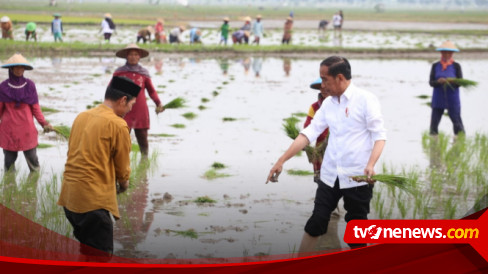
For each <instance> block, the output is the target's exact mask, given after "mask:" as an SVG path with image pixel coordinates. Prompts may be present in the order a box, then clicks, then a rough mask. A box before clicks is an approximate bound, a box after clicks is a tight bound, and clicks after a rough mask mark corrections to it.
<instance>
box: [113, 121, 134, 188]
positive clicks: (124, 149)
mask: <svg viewBox="0 0 488 274" xmlns="http://www.w3.org/2000/svg"><path fill="white" fill-rule="evenodd" d="M116 130H117V134H116V140H115V149H114V158H113V159H114V166H115V178H116V179H117V180H118V181H126V180H129V176H130V172H131V170H130V150H131V141H130V135H129V128H128V127H125V128H124V127H119V128H117V129H116Z"/></svg>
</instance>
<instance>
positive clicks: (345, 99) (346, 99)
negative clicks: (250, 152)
mask: <svg viewBox="0 0 488 274" xmlns="http://www.w3.org/2000/svg"><path fill="white" fill-rule="evenodd" d="M320 78H321V79H322V84H321V89H323V90H324V91H325V92H327V93H328V94H329V97H328V98H327V99H325V100H324V101H323V103H322V106H321V107H320V108H319V110H318V111H317V113H315V115H314V119H313V120H312V122H311V123H310V125H309V126H308V127H307V128H305V129H303V130H302V131H301V132H300V134H299V135H298V137H296V138H295V141H294V142H293V143H292V144H291V146H290V147H289V148H288V150H287V151H286V152H285V153H284V154H283V155H282V156H281V157H280V158H279V159H278V161H277V162H276V164H275V165H274V166H273V167H272V168H271V170H270V172H269V175H268V178H267V180H266V183H268V182H269V181H271V182H277V181H278V176H279V174H280V173H281V171H282V170H283V164H284V163H285V162H286V161H287V160H288V159H290V158H291V157H293V156H294V155H296V154H297V153H298V152H299V151H300V150H302V149H303V148H305V146H307V145H308V144H310V143H311V142H313V141H315V140H316V139H317V137H318V136H320V135H321V134H322V133H323V132H324V130H325V129H326V128H329V132H330V135H329V140H328V146H327V149H326V150H325V155H324V159H323V162H322V167H321V170H320V181H319V183H318V188H317V192H316V195H315V205H314V210H313V213H312V216H311V217H310V219H309V220H308V221H307V224H306V225H305V233H304V235H303V238H302V242H301V245H300V249H299V252H308V251H313V249H314V247H315V244H316V243H317V240H318V237H319V236H320V235H323V234H325V233H327V228H328V224H329V220H330V215H331V213H332V211H333V210H334V209H335V208H336V207H337V204H338V202H339V200H340V199H341V198H344V208H345V210H346V215H345V220H346V222H349V221H350V220H366V219H367V218H368V217H367V216H368V213H369V207H370V201H371V198H372V196H373V185H372V184H369V183H366V182H361V183H358V182H355V181H353V180H352V178H351V177H352V176H356V175H362V174H364V175H366V176H368V178H370V177H371V176H373V175H375V171H374V166H375V164H376V162H377V160H378V159H379V157H380V155H381V152H382V151H383V147H384V145H385V140H386V130H385V128H384V126H383V116H382V114H381V106H380V104H379V102H378V99H377V98H376V96H375V95H373V94H372V93H370V92H369V91H366V90H363V89H361V88H359V87H356V86H355V85H354V84H353V83H352V81H351V65H350V64H349V61H348V60H347V59H346V58H344V57H339V56H331V57H328V58H327V59H325V60H323V61H322V62H321V64H320ZM349 246H351V247H352V248H356V247H360V246H365V245H364V244H359V245H358V244H354V245H353V244H349Z"/></svg>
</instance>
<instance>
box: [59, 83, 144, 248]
mask: <svg viewBox="0 0 488 274" xmlns="http://www.w3.org/2000/svg"><path fill="white" fill-rule="evenodd" d="M140 90H141V87H140V86H138V85H137V84H135V83H134V82H133V81H132V80H130V79H129V78H126V77H118V76H114V77H113V78H112V81H111V83H110V85H109V86H108V87H107V90H106V92H105V100H104V102H103V104H101V105H99V106H98V107H96V108H93V109H90V110H87V111H85V112H82V113H80V114H79V115H78V116H77V117H76V119H75V121H74V122H73V126H72V128H71V135H70V139H69V143H68V159H67V161H66V165H65V171H64V174H63V183H62V186H61V194H60V196H59V200H58V205H60V206H62V207H63V208H64V212H65V214H66V218H67V219H68V221H69V222H70V223H71V225H72V226H73V234H74V235H75V237H76V239H78V240H79V241H80V243H82V245H81V246H80V252H81V253H82V254H85V255H94V254H93V249H92V248H96V249H98V250H101V251H104V252H107V253H108V254H107V253H103V254H98V253H96V255H108V256H110V255H111V254H112V253H113V222H112V216H113V217H114V218H115V219H119V218H120V214H119V209H118V205H117V197H116V194H118V193H120V192H123V191H125V190H126V189H127V188H128V187H129V175H130V171H131V170H130V156H129V154H130V150H131V140H130V135H129V127H128V126H127V123H126V122H125V120H124V119H123V117H124V116H125V114H127V113H128V112H129V111H130V110H131V109H132V106H133V105H134V103H135V102H136V98H137V95H139V92H140ZM89 247H92V248H89Z"/></svg>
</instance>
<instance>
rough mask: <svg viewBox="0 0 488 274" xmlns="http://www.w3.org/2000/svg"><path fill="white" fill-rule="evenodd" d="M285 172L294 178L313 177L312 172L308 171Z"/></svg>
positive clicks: (294, 170) (293, 170)
mask: <svg viewBox="0 0 488 274" xmlns="http://www.w3.org/2000/svg"><path fill="white" fill-rule="evenodd" d="M286 172H287V173H288V174H289V175H295V176H309V175H313V172H311V171H308V170H298V169H289V170H287V171H286Z"/></svg>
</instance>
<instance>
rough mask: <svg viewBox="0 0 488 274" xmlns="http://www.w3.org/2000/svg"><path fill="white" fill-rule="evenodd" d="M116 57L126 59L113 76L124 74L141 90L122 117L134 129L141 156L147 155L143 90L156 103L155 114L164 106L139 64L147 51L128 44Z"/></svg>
mask: <svg viewBox="0 0 488 274" xmlns="http://www.w3.org/2000/svg"><path fill="white" fill-rule="evenodd" d="M115 55H116V56H117V57H120V58H124V59H126V60H127V62H126V63H125V65H124V66H121V67H119V68H118V69H117V70H115V72H114V74H113V76H125V77H127V78H129V79H131V80H132V81H133V82H134V83H136V84H137V85H138V86H139V87H140V88H141V92H140V93H139V96H138V97H137V101H136V103H135V104H134V107H133V108H132V110H131V111H130V112H129V113H127V115H125V117H124V119H125V121H126V122H127V125H128V126H129V128H130V129H134V133H135V135H136V138H137V143H138V144H139V148H140V151H141V154H142V156H143V157H147V156H148V152H149V143H148V141H147V132H148V130H149V109H148V107H147V102H146V94H145V92H144V90H146V89H147V91H148V94H149V96H150V97H151V99H152V100H153V102H154V103H155V104H156V114H159V113H161V112H163V111H164V106H163V104H161V101H160V100H159V96H158V93H157V92H156V89H154V86H153V83H152V81H151V77H150V76H149V72H148V71H147V69H145V68H143V67H142V66H141V65H140V64H139V60H140V59H141V58H144V57H147V56H148V55H149V52H148V51H147V50H145V49H141V48H139V47H138V46H137V45H136V44H130V45H128V46H127V47H125V48H124V49H121V50H119V51H117V53H116V54H115Z"/></svg>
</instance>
